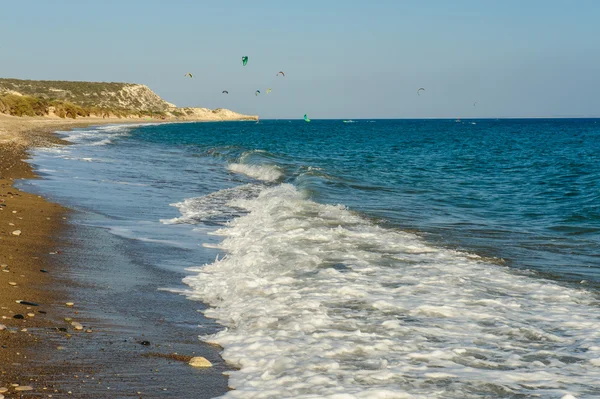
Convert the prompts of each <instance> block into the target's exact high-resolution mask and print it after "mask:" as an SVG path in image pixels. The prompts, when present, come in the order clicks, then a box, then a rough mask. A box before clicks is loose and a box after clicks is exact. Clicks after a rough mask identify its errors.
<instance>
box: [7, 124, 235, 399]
mask: <svg viewBox="0 0 600 399" xmlns="http://www.w3.org/2000/svg"><path fill="white" fill-rule="evenodd" d="M146 122H147V121H144V120H135V119H134V120H132V119H116V118H113V119H99V118H81V119H78V120H62V119H61V120H56V119H49V118H18V117H11V116H5V115H0V265H3V266H2V269H3V270H2V271H0V287H2V289H0V398H2V397H3V396H2V395H5V396H6V397H7V398H10V397H13V396H12V395H16V394H17V392H16V391H15V387H14V386H13V385H12V384H19V385H20V386H21V387H24V388H25V387H31V388H32V391H30V392H27V393H31V394H33V395H34V396H38V395H43V396H46V394H50V395H51V394H53V393H59V392H61V393H67V391H69V393H71V392H70V391H72V397H114V395H118V393H117V392H118V391H117V390H113V391H112V392H111V391H108V392H107V391H106V389H107V387H105V386H103V384H109V383H110V384H111V385H113V386H114V385H117V381H118V380H119V379H122V378H123V377H122V376H123V375H124V374H125V373H126V372H129V369H130V368H132V369H134V370H133V371H134V372H135V376H136V377H134V378H133V379H132V380H131V381H129V382H128V383H127V384H123V386H122V388H121V389H122V391H121V392H120V393H122V394H126V393H127V394H134V395H136V394H137V393H138V392H141V391H144V390H145V389H144V388H146V389H150V386H151V384H150V385H147V381H142V380H144V379H148V380H150V379H152V380H155V379H157V377H155V376H152V377H150V375H153V374H155V371H154V369H149V368H148V367H149V366H151V367H159V366H160V367H161V368H162V367H166V366H165V364H164V362H165V361H167V360H168V364H169V368H171V369H175V373H178V374H180V375H181V376H185V375H186V374H187V377H188V378H189V377H190V375H189V374H190V373H197V371H196V370H193V369H192V368H191V367H190V366H188V365H187V363H186V362H181V361H173V360H172V359H171V360H169V358H168V356H171V355H172V352H171V353H170V352H164V351H165V349H162V350H161V349H160V348H161V346H162V347H163V348H165V347H169V348H174V349H177V348H180V352H178V353H185V354H186V355H188V354H191V355H193V356H196V355H198V354H199V355H202V356H204V357H206V358H209V359H211V361H212V362H213V364H215V366H216V367H214V369H213V371H207V372H204V375H202V374H200V375H195V374H192V377H193V378H199V379H200V383H203V385H204V386H202V385H201V386H202V387H203V389H205V390H206V392H205V394H208V393H209V392H210V396H206V397H214V396H218V395H220V394H222V393H224V392H225V391H226V390H227V377H225V376H224V375H222V372H223V371H225V370H226V367H225V366H224V365H223V364H218V362H219V361H220V356H219V355H218V348H214V347H213V348H210V347H209V345H207V344H204V343H202V342H201V341H200V340H198V339H197V337H196V336H195V335H191V336H186V334H187V333H188V331H186V334H180V333H181V331H179V332H178V333H179V334H177V336H178V338H176V339H171V337H170V336H169V334H170V333H171V331H168V332H163V333H160V332H158V330H159V327H156V328H155V330H156V331H154V336H153V338H152V345H151V346H148V347H147V348H146V347H143V346H142V347H141V349H142V350H143V351H142V352H143V353H142V352H140V345H139V343H140V342H143V341H140V340H143V339H144V338H142V337H144V334H143V333H142V334H141V335H139V337H137V338H135V339H134V340H133V341H132V342H131V343H132V344H134V346H132V347H127V348H120V349H118V350H117V351H116V352H115V353H112V354H111V356H112V357H110V356H109V357H107V356H105V355H98V356H96V353H98V351H102V352H104V351H106V352H109V346H111V345H112V343H113V342H115V341H116V340H117V339H119V340H121V338H123V337H124V336H125V335H126V336H125V338H126V339H125V341H128V340H131V336H132V335H133V334H136V333H137V331H136V329H139V330H141V331H145V332H146V336H148V337H150V336H151V335H152V331H148V330H147V329H145V330H144V328H143V327H142V323H143V321H141V322H140V320H135V315H133V316H132V315H126V316H131V317H132V319H131V321H129V322H125V323H123V322H122V321H120V320H117V319H119V318H121V315H113V316H112V317H111V316H110V315H108V314H109V313H110V311H107V308H106V307H109V305H107V306H106V307H105V308H102V304H98V303H94V300H95V299H94V297H93V295H91V296H90V298H89V302H90V304H88V306H87V308H86V303H85V302H86V301H87V300H88V293H89V290H90V286H92V285H93V284H94V283H96V284H98V282H99V281H101V280H102V278H103V277H102V276H101V275H100V274H97V275H96V279H95V280H94V277H92V278H91V282H89V281H79V282H78V281H75V279H76V277H74V278H72V277H71V275H70V274H72V273H73V272H74V273H75V274H84V273H85V272H86V270H80V269H86V268H87V269H88V270H87V272H90V274H91V275H92V276H94V273H97V270H96V269H98V266H97V265H96V266H95V268H96V269H94V267H89V266H87V265H86V266H83V265H81V264H80V263H83V262H81V261H82V260H83V261H85V263H86V264H87V263H93V261H92V262H88V260H87V259H86V257H87V256H93V255H92V254H89V245H88V247H85V245H83V244H80V242H79V241H86V239H87V240H88V241H92V242H95V241H94V240H96V239H97V234H102V233H95V232H89V231H86V228H85V227H84V228H80V227H79V226H72V225H69V224H68V223H67V219H71V217H75V216H77V215H76V213H77V212H76V211H71V210H70V209H67V208H65V207H63V206H61V205H60V204H56V203H53V202H50V201H49V200H47V199H45V198H43V197H41V196H38V195H36V194H31V193H27V192H24V191H21V190H19V189H17V188H16V187H15V186H14V183H15V180H18V179H35V178H38V176H36V175H35V173H34V172H33V170H32V168H31V166H30V165H29V163H27V162H26V161H25V160H26V159H28V158H29V151H30V150H31V149H32V148H35V147H39V146H46V145H66V144H68V143H67V142H65V141H63V140H61V139H60V138H59V137H58V136H57V135H56V134H55V132H56V131H59V130H69V129H72V128H77V127H89V126H93V125H106V124H138V123H146ZM155 122H156V123H172V122H175V123H177V122H178V121H172V120H167V121H155ZM185 122H191V121H185ZM17 230H20V234H19V235H16V234H13V232H16V231H17ZM76 230H77V231H76ZM88 230H89V229H88ZM86 235H87V236H88V237H93V238H87V237H86ZM82 237H83V238H82ZM104 239H105V240H108V241H110V239H108V238H106V237H105V238H104ZM78 247H79V248H78ZM106 248H110V246H109V245H108V244H106ZM86 251H87V252H86ZM4 265H6V266H4ZM5 270H6V271H5ZM42 270H43V271H42ZM9 283H10V284H9ZM13 283H16V284H13ZM150 293H152V292H150ZM137 295H139V296H142V295H145V294H144V293H138V294H137ZM169 295H170V296H171V298H168V299H165V298H163V300H166V301H171V302H173V303H176V304H177V305H178V306H181V307H182V311H186V307H187V308H189V310H192V311H193V312H197V309H196V308H197V307H198V306H199V304H198V303H195V304H194V303H192V302H190V303H189V304H186V303H184V304H183V305H182V304H181V303H178V301H179V302H181V301H186V302H189V301H187V299H185V298H183V297H181V296H177V295H174V294H169ZM134 296H135V295H134ZM150 300H152V299H149V301H150ZM17 301H26V302H28V303H32V304H31V305H25V304H21V303H18V302H17ZM67 302H74V306H67V305H66V304H67ZM34 305H39V306H34ZM200 306H201V305H200ZM132 307H135V306H132ZM94 308H95V309H94ZM90 309H91V310H90ZM109 310H112V309H109ZM137 310H138V311H139V309H137ZM94 312H95V313H94ZM17 314H19V315H22V316H23V318H22V319H21V318H14V316H15V315H17ZM18 317H20V316H18ZM165 321H168V320H164V319H163V320H160V321H159V323H164V322H165ZM79 322H80V326H81V327H82V328H83V329H81V330H80V329H79V328H80V327H77V323H79ZM91 326H93V327H91ZM175 330H176V329H173V331H174V332H177V331H175ZM124 334H125V335H124ZM117 337H118V338H117ZM160 341H164V343H163V344H156V345H155V344H154V342H160ZM184 341H185V342H184ZM195 341H197V342H195ZM142 345H144V344H142ZM65 349H68V350H65ZM110 349H111V350H113V351H114V349H113V348H110ZM152 354H154V355H152ZM131 355H137V356H138V358H136V359H132V358H131ZM85 356H88V359H87V360H85V361H84V360H82V357H85ZM144 356H146V357H144ZM152 356H157V357H152ZM183 357H186V356H183ZM216 357H219V358H218V359H217V358H216ZM121 359H122V360H121ZM116 360H120V361H121V362H122V363H123V364H115V361H116ZM157 361H158V363H159V364H156V362H157ZM161 362H162V363H161ZM172 363H173V364H172ZM221 363H222V360H221ZM113 369H115V370H119V369H121V370H122V372H121V373H117V372H116V371H115V370H113ZM142 370H143V371H142ZM148 370H149V371H148ZM156 372H158V369H156ZM83 373H86V375H87V377H90V375H92V376H95V377H90V378H91V380H94V378H96V380H97V381H98V382H97V384H98V386H97V387H94V388H93V389H91V390H90V385H89V380H88V384H86V381H85V380H80V379H79V375H80V374H83ZM162 378H163V379H165V380H163V381H161V383H162V385H161V386H160V387H158V386H156V387H153V388H154V389H155V390H156V391H158V390H159V389H160V390H165V391H166V390H167V388H163V387H167V386H168V383H169V381H170V379H169V378H168V376H162ZM182 378H183V377H179V378H173V380H175V381H178V382H179V383H182V381H181V379H182ZM102 380H103V381H106V382H105V383H101V382H100V381H102ZM111 380H112V381H111ZM159 380H160V378H159ZM118 382H119V383H121V382H122V381H118ZM142 382H143V383H142ZM157 383H158V382H157ZM207 385H208V386H207ZM132 386H133V387H135V389H137V391H136V390H135V389H132ZM1 388H7V389H8V390H7V391H6V392H2V391H3V390H2V389H1ZM192 388H193V387H192ZM108 389H110V387H108ZM113 389H115V388H113ZM169 389H170V392H171V393H173V389H172V388H171V387H169ZM188 389H191V388H188ZM132 390H133V392H132ZM94 391H95V392H94ZM92 392H93V393H92ZM144 393H145V394H146V395H144V396H143V397H154V395H158V396H160V397H163V394H156V393H154V394H148V392H147V391H146V392H144ZM188 393H189V392H188ZM188 393H186V392H184V393H183V394H180V395H179V397H188V396H187V395H188ZM164 394H166V392H165V393H164ZM88 395H90V396H88ZM139 396H140V397H141V395H139ZM164 397H170V396H169V395H166V396H164ZM189 397H192V396H189ZM202 397H204V396H202Z"/></svg>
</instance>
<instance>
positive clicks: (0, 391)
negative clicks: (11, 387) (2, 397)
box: [0, 387, 8, 393]
mask: <svg viewBox="0 0 600 399" xmlns="http://www.w3.org/2000/svg"><path fill="white" fill-rule="evenodd" d="M6 391H8V388H5V387H2V388H0V393H4V392H6Z"/></svg>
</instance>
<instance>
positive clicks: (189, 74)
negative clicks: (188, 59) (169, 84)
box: [183, 72, 193, 79]
mask: <svg viewBox="0 0 600 399" xmlns="http://www.w3.org/2000/svg"><path fill="white" fill-rule="evenodd" d="M188 76H189V77H190V79H191V78H193V76H192V74H191V73H189V72H188V73H186V74H185V75H183V77H184V78H185V77H188Z"/></svg>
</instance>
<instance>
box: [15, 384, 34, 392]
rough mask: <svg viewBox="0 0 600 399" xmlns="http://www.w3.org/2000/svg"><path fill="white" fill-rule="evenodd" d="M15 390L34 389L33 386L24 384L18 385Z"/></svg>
mask: <svg viewBox="0 0 600 399" xmlns="http://www.w3.org/2000/svg"><path fill="white" fill-rule="evenodd" d="M15 391H33V387H32V386H29V385H22V386H20V387H16V388H15Z"/></svg>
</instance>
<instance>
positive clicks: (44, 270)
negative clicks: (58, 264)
mask: <svg viewBox="0 0 600 399" xmlns="http://www.w3.org/2000/svg"><path fill="white" fill-rule="evenodd" d="M40 271H41V272H42V273H48V270H46V269H40Z"/></svg>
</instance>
